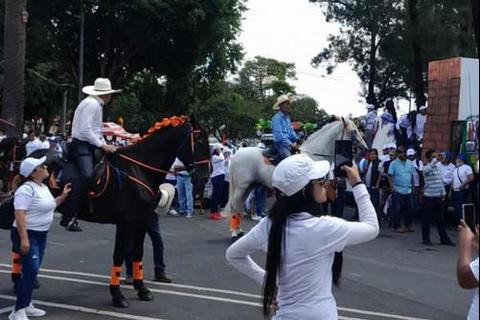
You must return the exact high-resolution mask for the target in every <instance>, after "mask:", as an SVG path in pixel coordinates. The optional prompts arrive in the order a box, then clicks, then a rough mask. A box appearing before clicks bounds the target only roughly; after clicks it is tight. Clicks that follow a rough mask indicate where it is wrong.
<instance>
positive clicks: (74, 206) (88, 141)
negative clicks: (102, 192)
mask: <svg viewBox="0 0 480 320" xmlns="http://www.w3.org/2000/svg"><path fill="white" fill-rule="evenodd" d="M82 91H83V93H85V94H87V95H88V96H87V97H86V98H85V99H83V100H82V101H81V102H80V104H79V105H78V107H77V109H76V110H75V114H74V116H73V122H72V138H73V140H72V143H71V144H70V146H69V153H70V155H69V156H70V159H71V161H73V162H75V164H76V165H77V167H78V170H79V172H80V179H79V181H78V183H77V184H76V185H74V186H73V189H72V192H71V195H70V199H69V201H68V202H67V203H66V204H65V208H64V212H63V216H62V220H61V222H60V225H61V226H63V227H65V228H66V229H67V230H68V231H82V229H81V228H80V227H79V226H78V222H77V216H78V211H79V208H80V207H81V205H80V204H81V203H82V201H83V200H84V199H85V197H86V191H87V188H88V185H89V183H90V180H91V179H92V176H93V172H94V166H95V150H96V149H102V150H103V151H104V152H106V153H114V152H115V151H116V147H115V146H112V145H108V144H107V143H106V142H105V140H104V138H103V131H102V123H103V122H102V115H103V107H104V106H105V105H107V104H108V103H109V102H110V101H111V99H112V94H114V93H118V92H120V91H121V90H113V89H112V85H111V83H110V80H108V79H105V78H98V79H97V80H95V83H94V85H93V86H86V87H84V88H83V89H82Z"/></svg>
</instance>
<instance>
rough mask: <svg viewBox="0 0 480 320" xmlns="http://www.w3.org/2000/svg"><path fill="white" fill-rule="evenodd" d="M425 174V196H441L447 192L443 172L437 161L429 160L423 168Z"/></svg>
mask: <svg viewBox="0 0 480 320" xmlns="http://www.w3.org/2000/svg"><path fill="white" fill-rule="evenodd" d="M423 176H424V177H425V191H424V196H425V197H431V198H440V197H443V196H444V195H445V194H446V192H445V186H444V185H443V179H442V172H441V171H440V168H439V167H438V164H437V162H436V161H431V162H429V163H428V164H427V165H426V166H425V167H424V168H423Z"/></svg>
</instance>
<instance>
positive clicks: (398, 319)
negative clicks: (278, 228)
mask: <svg viewBox="0 0 480 320" xmlns="http://www.w3.org/2000/svg"><path fill="white" fill-rule="evenodd" d="M0 267H10V265H8V264H0ZM41 271H43V272H50V273H58V274H68V275H77V276H84V277H90V278H99V279H110V277H108V276H104V275H97V274H89V273H83V272H73V271H63V270H53V269H41ZM0 273H10V271H8V270H0ZM39 277H40V278H46V279H52V280H60V281H70V282H76V283H84V284H93V285H100V286H109V284H108V283H104V282H96V281H90V280H81V279H74V278H67V277H56V276H49V275H43V274H39ZM145 283H148V284H154V285H161V286H170V287H176V288H183V289H194V290H198V291H211V292H218V293H227V294H231V295H238V296H246V297H249V298H254V299H261V298H262V297H261V296H259V295H254V294H249V293H243V292H241V293H238V292H235V291H230V290H220V289H213V288H204V287H197V286H188V285H175V284H163V283H162V284H161V283H158V282H153V281H145ZM122 288H126V289H131V290H133V288H132V287H131V286H122ZM150 290H151V291H152V292H157V293H165V294H170V295H178V296H185V297H192V298H199V299H205V300H214V301H221V302H228V303H234V304H240V305H248V306H254V307H261V306H262V304H260V303H255V302H250V301H245V300H238V299H235V300H233V299H228V298H222V297H216V296H206V295H202V294H194V293H185V292H179V291H173V290H163V289H156V288H150ZM337 309H338V310H339V311H343V312H349V313H357V314H362V315H371V316H376V317H384V318H388V319H396V320H427V319H422V318H415V317H407V316H400V315H396V314H389V313H382V312H375V311H367V310H360V309H353V308H344V307H338V308H337Z"/></svg>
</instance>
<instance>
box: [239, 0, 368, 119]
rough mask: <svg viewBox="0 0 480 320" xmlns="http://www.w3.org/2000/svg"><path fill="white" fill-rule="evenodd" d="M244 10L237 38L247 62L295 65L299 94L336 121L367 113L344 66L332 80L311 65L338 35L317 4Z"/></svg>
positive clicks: (286, 1) (260, 2) (279, 2)
mask: <svg viewBox="0 0 480 320" xmlns="http://www.w3.org/2000/svg"><path fill="white" fill-rule="evenodd" d="M246 5H247V7H248V9H249V10H248V11H247V12H245V13H244V20H243V23H242V34H241V35H240V37H239V41H240V43H242V45H243V47H244V49H245V53H246V57H245V58H246V59H252V58H254V57H255V56H257V55H259V56H263V57H266V58H273V59H276V60H279V61H283V62H289V63H295V66H296V71H297V80H294V81H292V82H293V84H294V85H295V87H296V92H297V93H298V94H307V95H309V96H311V97H313V98H315V99H316V100H317V102H318V103H319V106H320V108H323V109H325V110H326V111H327V112H328V113H331V114H335V115H338V116H347V115H349V114H350V113H352V114H353V115H354V116H360V115H363V114H365V113H366V109H365V101H364V99H363V97H362V96H361V95H360V93H361V83H360V79H359V78H358V76H357V75H356V73H355V72H354V71H353V70H352V67H351V66H350V65H349V64H348V63H345V64H340V65H338V66H337V68H336V70H335V72H334V73H332V74H331V75H327V74H326V72H325V70H324V69H322V68H313V67H312V66H311V63H310V62H311V60H312V58H313V57H314V56H316V55H317V54H318V53H319V52H321V51H322V50H323V48H325V47H327V46H328V42H327V37H328V35H329V34H332V33H333V34H334V33H337V32H338V25H337V24H335V23H327V22H326V21H325V16H324V14H323V13H322V9H321V8H320V7H319V6H318V5H316V4H312V3H310V2H309V1H308V0H248V2H247V4H246ZM322 76H324V77H322Z"/></svg>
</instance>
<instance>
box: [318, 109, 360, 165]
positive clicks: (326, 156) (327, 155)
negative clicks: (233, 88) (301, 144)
mask: <svg viewBox="0 0 480 320" xmlns="http://www.w3.org/2000/svg"><path fill="white" fill-rule="evenodd" d="M342 123H343V130H342V138H341V140H343V138H344V137H345V131H347V122H346V121H345V118H344V117H342ZM351 134H352V136H351V137H350V139H351V140H352V141H353V138H354V133H353V132H352V133H351ZM312 155H313V156H315V157H325V158H329V157H331V155H329V154H324V153H312Z"/></svg>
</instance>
